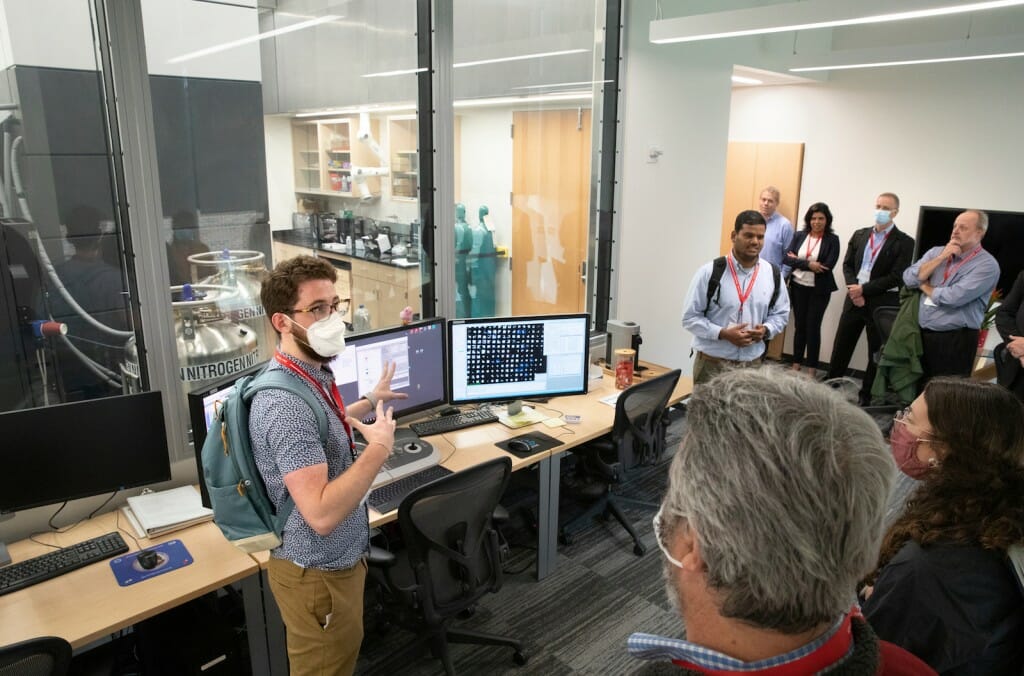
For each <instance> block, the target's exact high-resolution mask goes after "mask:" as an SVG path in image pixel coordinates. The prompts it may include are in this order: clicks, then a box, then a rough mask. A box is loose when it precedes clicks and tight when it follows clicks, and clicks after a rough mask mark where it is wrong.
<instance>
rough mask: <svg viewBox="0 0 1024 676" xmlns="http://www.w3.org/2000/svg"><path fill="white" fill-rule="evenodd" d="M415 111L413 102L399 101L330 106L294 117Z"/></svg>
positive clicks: (297, 114)
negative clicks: (377, 104)
mask: <svg viewBox="0 0 1024 676" xmlns="http://www.w3.org/2000/svg"><path fill="white" fill-rule="evenodd" d="M410 110H411V111H415V110H416V104H415V103H400V104H396V105H393V106H348V107H347V108H332V109H331V110H320V111H316V112H311V113H296V115H295V117H325V116H327V115H358V114H359V113H397V112H403V111H410Z"/></svg>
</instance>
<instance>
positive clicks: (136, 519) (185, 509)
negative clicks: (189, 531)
mask: <svg viewBox="0 0 1024 676" xmlns="http://www.w3.org/2000/svg"><path fill="white" fill-rule="evenodd" d="M121 511H122V513H123V514H124V515H125V516H126V517H127V518H128V522H129V523H131V524H132V527H133V528H134V529H135V532H136V533H138V535H139V537H153V536H155V535H163V534H164V533H170V532H171V531H175V530H179V529H181V528H188V527H189V526H193V525H195V524H197V523H202V522H204V521H210V520H212V519H213V510H212V509H207V508H206V507H203V500H202V497H201V496H200V495H199V491H197V490H196V489H195V487H193V486H180V487H178V488H172V489H170V490H166V491H157V492H155V493H144V494H142V495H133V496H131V497H130V498H128V504H127V505H126V506H125V507H122V508H121Z"/></svg>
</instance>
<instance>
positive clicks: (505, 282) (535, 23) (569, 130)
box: [438, 0, 605, 317]
mask: <svg viewBox="0 0 1024 676" xmlns="http://www.w3.org/2000/svg"><path fill="white" fill-rule="evenodd" d="M604 4H605V3H604V2H603V1H597V2H595V0H562V1H559V2H545V3H530V4H526V5H524V4H523V3H521V2H514V1H504V2H491V3H486V4H480V3H475V2H470V1H469V0H462V1H459V2H456V3H455V4H454V25H453V29H454V49H453V62H454V63H453V73H452V78H453V91H454V109H455V123H454V130H455V131H454V143H455V166H454V172H455V201H456V204H455V205H454V207H453V209H454V214H453V216H454V228H455V259H454V265H455V274H454V278H455V286H456V288H455V307H456V315H457V316H459V317H487V316H493V315H528V314H547V313H566V312H581V311H585V310H589V309H591V308H589V307H588V300H587V299H588V288H587V282H588V280H587V274H586V272H587V258H588V241H589V240H590V239H591V232H592V228H593V227H594V226H595V219H594V218H592V215H593V214H594V209H595V207H596V205H595V204H593V202H592V196H593V194H594V191H595V189H596V180H595V177H596V170H595V166H596V165H595V158H596V157H597V153H596V152H595V151H594V148H595V147H596V145H595V139H596V138H597V137H598V135H597V133H596V132H597V130H595V121H594V118H593V115H592V111H593V109H594V105H595V101H597V102H598V105H600V103H599V102H600V96H601V93H602V90H603V85H604V83H603V82H601V81H600V78H601V75H600V72H601V71H600V64H601V60H602V57H603V54H602V53H601V49H603V42H604V40H603V35H602V34H603V29H602V27H601V24H602V23H603V22H602V21H597V20H596V19H597V18H598V17H600V18H603V16H604ZM495 26H501V31H499V32H497V33H496V32H495V31H494V27H495ZM438 211H439V213H441V217H439V223H443V222H445V219H444V218H443V216H444V214H443V207H442V206H441V205H438ZM448 222H452V221H448Z"/></svg>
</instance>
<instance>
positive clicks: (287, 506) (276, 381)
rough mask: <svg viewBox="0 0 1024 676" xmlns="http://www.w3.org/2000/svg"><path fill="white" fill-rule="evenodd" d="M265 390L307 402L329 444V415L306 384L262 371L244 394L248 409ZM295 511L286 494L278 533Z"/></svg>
mask: <svg viewBox="0 0 1024 676" xmlns="http://www.w3.org/2000/svg"><path fill="white" fill-rule="evenodd" d="M263 390H284V391H285V392H291V393H292V394H295V395H297V396H298V397H299V398H300V399H302V400H303V401H305V402H306V404H308V405H309V407H310V408H311V409H313V415H314V416H316V422H317V427H318V428H319V430H320V443H322V444H325V445H326V444H327V438H328V434H329V432H328V427H327V414H326V413H324V407H323V404H322V403H321V401H320V398H319V397H318V396H317V395H315V394H313V392H311V391H310V389H309V387H307V386H306V384H305V383H300V382H299V381H297V380H296V379H295V378H294V377H292V376H291V375H289V374H288V373H285V372H284V371H278V370H277V369H266V370H264V371H260V372H259V373H258V374H257V375H256V376H254V377H253V379H252V380H251V381H250V382H249V384H248V386H247V387H246V388H245V391H244V392H243V393H242V399H243V401H244V402H245V407H246V409H248V408H249V406H250V405H251V404H252V400H253V397H255V396H256V393H257V392H261V391H263ZM293 509H295V500H294V499H293V498H292V496H291V494H290V493H288V492H287V491H286V492H285V499H284V502H282V503H281V506H280V507H278V509H277V515H276V516H275V519H276V520H277V531H278V533H280V532H281V531H282V530H283V529H284V525H285V523H287V521H288V517H289V516H291V513H292V510H293Z"/></svg>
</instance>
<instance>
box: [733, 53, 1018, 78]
mask: <svg viewBox="0 0 1024 676" xmlns="http://www.w3.org/2000/svg"><path fill="white" fill-rule="evenodd" d="M1020 56H1024V52H1007V53H1004V54H975V55H973V56H945V57H938V58H934V59H909V60H906V61H879V62H877V63H848V64H840V65H835V66H807V67H805V68H790V69H789V72H791V73H813V72H815V71H823V70H854V69H856V68H884V67H886V66H917V65H920V64H924V63H949V62H952V61H981V60H983V59H1012V58H1015V57H1020ZM734 79H735V78H734Z"/></svg>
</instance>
